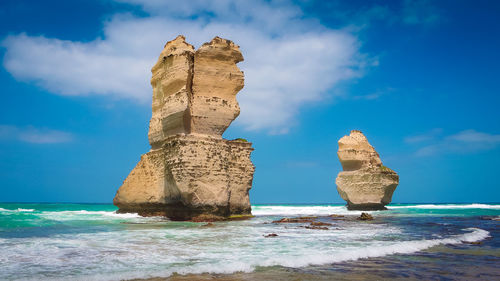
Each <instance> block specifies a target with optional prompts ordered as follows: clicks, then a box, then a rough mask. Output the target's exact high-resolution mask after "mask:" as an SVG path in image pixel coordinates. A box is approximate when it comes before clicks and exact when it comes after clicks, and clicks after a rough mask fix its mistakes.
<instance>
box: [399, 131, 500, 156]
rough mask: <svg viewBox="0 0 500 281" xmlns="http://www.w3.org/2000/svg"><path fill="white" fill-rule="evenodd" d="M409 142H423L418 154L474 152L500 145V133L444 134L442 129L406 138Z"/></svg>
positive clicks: (470, 132)
mask: <svg viewBox="0 0 500 281" xmlns="http://www.w3.org/2000/svg"><path fill="white" fill-rule="evenodd" d="M405 141H406V142H407V143H414V144H416V143H420V144H423V146H422V147H420V148H419V149H418V150H417V151H416V153H415V154H416V155H417V156H432V155H436V154H444V153H459V154H465V153H474V152H479V151H485V150H491V149H494V148H496V147H498V146H499V145H500V135H495V134H489V133H483V132H478V131H475V130H464V131H461V132H458V133H456V134H453V135H448V136H443V135H442V130H441V129H434V130H432V131H431V132H430V133H428V134H424V135H419V136H412V137H408V138H406V139H405Z"/></svg>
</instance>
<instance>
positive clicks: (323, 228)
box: [305, 225, 329, 230]
mask: <svg viewBox="0 0 500 281" xmlns="http://www.w3.org/2000/svg"><path fill="white" fill-rule="evenodd" d="M305 228H307V229H319V230H328V229H329V228H328V227H325V226H309V225H308V226H305Z"/></svg>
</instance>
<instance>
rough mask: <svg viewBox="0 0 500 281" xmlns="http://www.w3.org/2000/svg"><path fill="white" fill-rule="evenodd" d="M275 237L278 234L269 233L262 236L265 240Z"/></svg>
mask: <svg viewBox="0 0 500 281" xmlns="http://www.w3.org/2000/svg"><path fill="white" fill-rule="evenodd" d="M277 236H278V234H276V233H269V234H266V235H264V237H266V238H268V237H277Z"/></svg>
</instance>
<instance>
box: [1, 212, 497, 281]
mask: <svg viewBox="0 0 500 281" xmlns="http://www.w3.org/2000/svg"><path fill="white" fill-rule="evenodd" d="M115 210H116V208H115V207H114V206H112V205H97V204H95V205H93V204H0V280H30V279H32V280H39V279H48V280H51V279H54V280H68V279H69V278H71V279H73V280H120V279H131V278H148V277H168V276H171V275H172V274H174V273H175V274H202V273H211V274H229V273H235V272H239V273H238V274H242V273H241V272H243V273H245V272H246V273H249V274H254V275H255V274H256V276H258V275H259V274H268V273H270V272H277V273H276V274H278V276H280V274H283V276H285V275H286V274H289V273H290V271H292V274H294V275H297V276H300V274H305V275H308V274H312V275H313V276H316V277H318V278H320V277H321V276H329V275H331V276H336V275H335V274H343V273H346V272H350V274H351V275H350V276H351V277H352V276H356V274H361V275H363V274H373V272H372V273H366V272H371V271H370V270H372V271H376V272H378V273H380V274H382V275H381V276H379V277H380V278H395V277H401V278H404V277H405V276H406V277H414V278H419V275H418V274H419V273H418V272H415V268H420V271H422V270H424V271H426V270H425V269H426V268H427V269H428V272H425V273H429V272H431V273H432V274H433V275H430V276H428V275H423V276H421V277H422V278H431V279H432V278H444V276H446V274H449V272H448V273H446V272H445V271H446V270H448V271H450V268H449V267H450V264H449V263H447V261H449V258H450V257H455V258H453V259H452V261H453V267H456V268H457V270H455V271H456V272H459V269H460V268H467V267H468V266H472V267H474V268H478V267H481V274H486V275H483V276H489V277H491V276H499V277H500V274H498V275H497V273H498V271H497V267H498V264H499V263H500V257H499V254H498V253H499V249H500V239H499V238H498V237H499V236H500V229H499V222H500V221H498V219H499V218H500V204H425V205H424V204H420V205H415V204H404V205H392V206H389V210H388V211H376V212H371V214H372V215H373V216H374V217H375V220H373V221H366V222H365V221H358V220H356V219H355V218H356V217H357V216H359V214H360V213H361V212H351V211H347V210H346V208H345V207H344V206H341V205H256V206H253V211H252V212H253V214H254V215H255V216H256V217H255V218H253V219H250V220H246V221H233V222H218V223H215V226H214V227H204V226H203V225H204V223H191V222H172V221H168V220H165V219H163V218H158V217H153V218H142V217H139V216H137V215H135V214H116V213H115ZM330 214H338V215H344V216H345V217H344V218H330V217H320V218H319V219H318V220H319V221H322V222H325V223H330V224H332V225H330V226H328V228H329V229H328V230H317V229H307V228H305V226H308V225H309V223H299V224H290V223H288V224H275V223H272V221H274V220H278V219H280V218H282V217H293V216H306V215H314V216H327V215H330ZM269 233H276V234H278V236H277V237H272V238H265V237H264V235H266V234H269ZM475 242H481V244H480V245H477V244H474V243H475ZM471 243H473V244H471ZM456 257H459V258H456ZM429 260H432V262H429ZM419 266H420V267H419ZM360 268H366V269H367V271H366V272H361V273H360V272H359V269H360ZM422 268H423V269H422ZM440 269H443V270H444V271H442V273H441V275H440V273H439V272H440ZM396 271H397V274H399V275H397V276H395V275H394V274H395V272H396ZM469 271H470V270H469ZM383 274H388V275H387V276H385V275H383ZM391 274H393V275H391ZM422 274H423V273H422ZM429 274H430V273H429ZM478 274H479V273H478ZM234 276H236V275H233V277H234ZM367 276H368V275H367ZM384 276H385V277H384ZM391 276H392V277H391ZM436 276H437V277H436ZM474 276H475V275H473V276H472V277H474ZM478 276H481V275H480V274H479V275H478ZM478 278H479V279H480V277H478ZM305 279H312V278H309V277H308V278H305ZM452 279H453V277H452Z"/></svg>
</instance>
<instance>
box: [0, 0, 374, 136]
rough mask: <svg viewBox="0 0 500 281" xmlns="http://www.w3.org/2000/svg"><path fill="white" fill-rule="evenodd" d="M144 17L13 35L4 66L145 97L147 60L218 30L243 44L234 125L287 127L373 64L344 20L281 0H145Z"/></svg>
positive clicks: (36, 77) (70, 90) (81, 90)
mask: <svg viewBox="0 0 500 281" xmlns="http://www.w3.org/2000/svg"><path fill="white" fill-rule="evenodd" d="M120 2H125V3H129V4H131V5H139V6H140V7H141V8H142V9H143V10H144V11H145V12H147V13H148V14H149V16H148V17H136V16H132V15H130V14H116V15H114V16H113V17H112V18H111V19H110V20H109V21H107V22H105V23H104V26H103V34H104V35H103V37H102V38H96V39H95V40H93V41H91V42H75V41H66V40H61V39H57V38H46V37H44V36H30V35H27V34H24V33H23V34H17V35H11V36H9V37H7V38H5V39H4V40H3V42H2V46H3V47H4V48H5V49H6V53H5V57H4V61H3V64H4V67H5V68H6V69H7V71H9V72H10V73H11V74H12V75H13V76H14V77H15V78H16V79H18V80H21V81H26V82H31V83H36V84H37V85H39V86H40V87H42V88H44V89H46V90H48V91H50V92H52V93H55V94H59V95H71V96H85V95H109V96H114V97H118V98H127V99H132V100H137V101H140V102H143V103H145V104H147V103H148V102H149V101H150V99H151V87H150V85H149V79H150V77H151V74H150V72H149V69H150V68H151V67H152V66H153V64H154V62H155V61H156V59H157V56H158V54H159V53H160V52H161V48H162V46H163V45H164V44H165V42H166V41H168V40H171V39H173V38H175V36H177V35H178V34H184V35H186V38H187V41H188V42H190V43H192V44H194V45H195V46H196V47H197V46H200V45H201V44H202V43H203V42H206V41H209V40H211V39H212V38H213V37H215V36H217V35H218V36H221V37H224V38H228V39H231V40H233V41H234V42H236V43H237V44H238V45H240V46H241V50H242V52H243V55H244V57H245V61H244V62H242V63H240V64H239V66H240V68H241V69H242V70H243V71H244V73H245V88H244V89H243V90H242V91H241V92H240V94H239V95H238V100H239V102H240V105H241V115H240V117H239V118H238V119H237V120H236V124H239V125H240V126H243V127H244V128H245V129H249V130H266V131H268V132H271V133H286V132H287V131H288V129H289V128H290V127H291V126H293V124H294V122H295V121H296V118H295V116H296V115H298V114H299V112H300V109H301V107H302V106H303V105H305V104H308V103H314V102H318V101H321V100H325V99H331V98H335V97H336V96H337V95H340V94H336V92H335V90H334V89H335V87H336V86H337V85H338V84H339V83H340V82H341V81H346V80H349V79H353V78H356V77H360V76H362V74H363V70H364V69H365V68H366V67H367V66H369V65H371V64H372V62H371V61H370V59H369V58H368V57H367V56H366V55H364V54H362V53H361V52H360V50H359V48H360V45H361V42H360V41H359V40H358V38H357V37H356V35H355V34H353V33H351V32H349V31H348V30H347V29H346V30H344V29H329V28H326V27H324V26H322V25H321V24H319V23H318V22H316V21H314V20H307V19H304V18H302V17H301V16H302V12H301V10H300V9H299V7H298V6H295V5H294V4H292V3H291V2H287V1H227V0H219V1H210V2H208V1H184V2H183V1H142V0H122V1H120Z"/></svg>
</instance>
